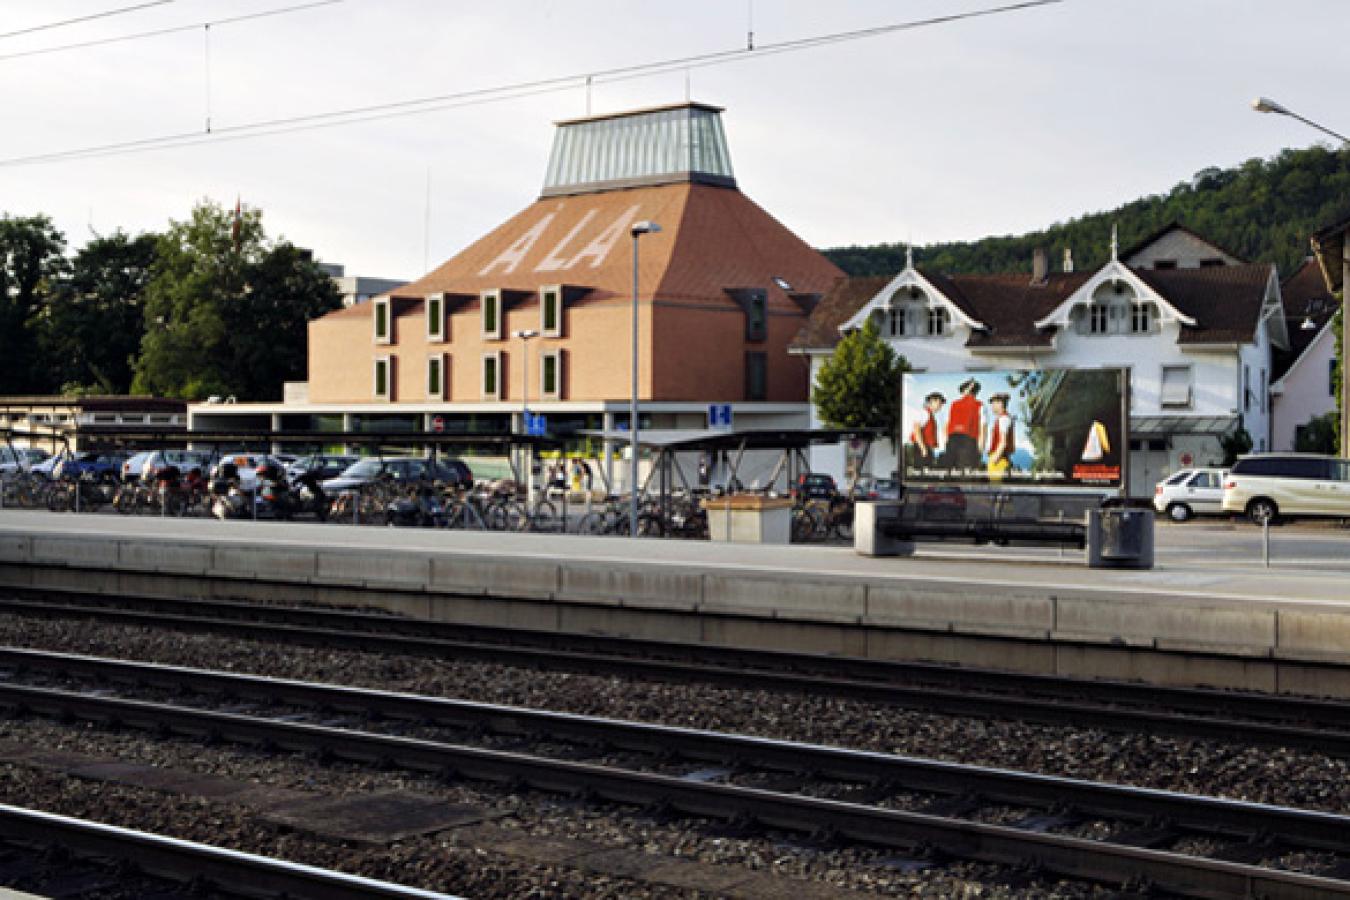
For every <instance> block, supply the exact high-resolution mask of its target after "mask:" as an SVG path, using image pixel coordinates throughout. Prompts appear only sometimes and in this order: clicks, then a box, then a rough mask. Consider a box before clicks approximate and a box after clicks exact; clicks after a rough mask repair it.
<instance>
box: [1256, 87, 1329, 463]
mask: <svg viewBox="0 0 1350 900" xmlns="http://www.w3.org/2000/svg"><path fill="white" fill-rule="evenodd" d="M1252 109H1254V110H1256V111H1257V112H1262V113H1275V114H1276V115H1279V116H1288V117H1289V118H1291V119H1297V120H1298V121H1300V122H1302V123H1303V124H1304V125H1307V126H1308V127H1309V128H1315V129H1317V130H1318V131H1320V132H1322V133H1323V134H1329V135H1331V136H1332V137H1334V138H1335V139H1336V140H1338V141H1340V142H1341V143H1343V144H1350V138H1347V137H1346V136H1345V135H1343V134H1341V133H1340V132H1337V131H1332V130H1331V129H1330V128H1328V127H1326V126H1325V125H1321V124H1319V123H1317V122H1314V121H1313V120H1312V119H1307V118H1304V117H1303V116H1300V115H1299V114H1298V113H1296V112H1294V111H1293V110H1291V109H1289V108H1288V107H1286V106H1283V105H1281V104H1279V103H1276V102H1275V101H1274V100H1271V99H1270V98H1269V97H1257V98H1256V99H1255V100H1253V101H1252ZM1342 240H1343V241H1344V240H1350V234H1347V235H1346V236H1345V237H1343V238H1342ZM1347 251H1350V246H1346V247H1342V249H1341V258H1342V259H1341V271H1342V273H1343V274H1342V277H1341V292H1342V294H1341V296H1342V297H1343V298H1344V297H1345V296H1347V293H1346V288H1347V280H1348V279H1347V277H1346V276H1350V252H1347ZM1347 305H1350V304H1347V303H1346V302H1345V300H1344V299H1342V301H1341V347H1342V354H1343V356H1342V359H1341V396H1340V404H1341V447H1340V450H1341V455H1342V456H1350V377H1347V375H1350V366H1347V365H1346V359H1345V358H1344V356H1345V354H1346V353H1347V352H1348V351H1350V310H1347V309H1346V306H1347Z"/></svg>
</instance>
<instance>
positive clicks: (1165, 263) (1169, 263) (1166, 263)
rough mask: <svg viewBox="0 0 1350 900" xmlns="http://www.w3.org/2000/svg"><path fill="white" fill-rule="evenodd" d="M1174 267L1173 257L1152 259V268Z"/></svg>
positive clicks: (1175, 264) (1175, 265)
mask: <svg viewBox="0 0 1350 900" xmlns="http://www.w3.org/2000/svg"><path fill="white" fill-rule="evenodd" d="M1176 267H1177V261H1176V260H1175V259H1155V260H1154V261H1153V268H1155V269H1175V268H1176Z"/></svg>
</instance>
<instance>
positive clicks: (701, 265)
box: [329, 183, 843, 317]
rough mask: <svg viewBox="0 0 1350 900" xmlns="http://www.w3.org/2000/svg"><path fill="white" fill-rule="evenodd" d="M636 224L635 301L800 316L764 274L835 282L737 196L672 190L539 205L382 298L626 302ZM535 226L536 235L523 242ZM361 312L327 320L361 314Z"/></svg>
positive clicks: (818, 258) (797, 287)
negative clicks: (654, 228)
mask: <svg viewBox="0 0 1350 900" xmlns="http://www.w3.org/2000/svg"><path fill="white" fill-rule="evenodd" d="M545 220H547V221H545ZM642 220H651V221H654V222H657V223H658V224H660V225H661V227H662V230H661V231H660V232H659V233H655V234H647V235H644V236H643V237H642V238H641V239H640V241H641V252H640V256H639V261H640V266H641V270H640V272H639V293H640V295H641V296H643V297H651V296H653V295H655V296H657V297H658V298H659V299H661V300H663V301H670V300H675V301H681V302H686V303H692V304H697V305H711V306H726V305H729V304H733V303H734V301H732V300H731V298H730V297H729V296H728V295H727V294H726V293H725V289H726V288H732V287H762V288H765V289H766V290H767V292H768V298H769V300H768V302H769V308H770V309H771V310H772V309H783V310H791V311H794V312H797V313H798V314H800V307H799V306H798V305H797V303H796V302H795V301H794V300H793V299H792V298H791V297H789V295H788V294H787V293H786V292H785V291H783V290H782V289H781V288H779V287H778V286H777V285H776V284H775V283H774V281H773V278H774V277H778V278H782V279H785V280H786V281H787V282H788V283H789V284H790V285H791V286H792V288H793V291H794V292H795V293H805V294H810V293H817V294H824V293H825V292H827V291H828V290H830V288H831V287H832V286H833V285H834V284H835V283H836V282H837V281H839V280H840V279H841V278H843V273H842V272H841V271H840V270H839V269H838V268H836V267H835V266H834V264H833V263H831V262H830V261H829V260H827V259H826V258H825V257H824V256H822V255H821V254H819V253H818V252H816V251H815V250H813V249H812V248H811V247H810V246H809V245H807V244H806V243H805V242H804V241H802V239H801V238H799V237H797V236H796V235H794V234H793V233H792V232H790V231H789V230H788V229H787V228H786V227H784V226H783V225H782V224H781V223H779V222H778V220H776V219H774V218H773V217H772V216H771V215H769V214H768V213H767V212H765V211H764V210H763V209H762V208H761V207H759V206H758V205H757V204H755V203H754V201H752V200H750V199H749V198H748V197H746V196H745V195H744V194H742V193H741V192H740V191H738V190H736V189H734V188H727V187H720V186H713V185H706V184H694V183H679V184H667V185H660V186H653V187H640V188H631V189H621V190H612V191H603V192H599V193H591V194H583V195H577V196H567V197H549V198H541V199H539V200H537V201H535V202H534V203H532V204H531V205H530V206H528V207H526V208H525V209H524V210H522V211H521V212H519V213H517V214H516V215H514V216H512V217H511V218H510V219H508V220H507V221H506V222H504V223H503V224H502V225H500V226H498V227H497V228H494V229H493V230H492V231H490V232H488V233H487V234H486V235H484V236H483V237H482V238H480V239H478V240H477V241H475V242H474V243H473V244H471V245H469V246H468V247H466V248H465V249H464V250H462V251H460V252H459V253H457V254H455V255H454V256H453V257H451V258H450V259H449V260H447V261H446V262H445V263H444V264H442V265H441V266H439V267H438V268H436V269H434V270H433V271H431V272H429V273H427V274H426V275H424V276H423V277H422V278H419V279H418V280H416V281H414V282H412V283H410V284H406V285H404V286H403V287H400V288H398V289H396V290H394V291H391V292H390V293H391V294H392V295H393V296H396V297H412V298H421V297H424V296H425V295H427V294H430V293H436V292H446V293H460V294H470V295H476V294H478V293H479V292H480V291H484V290H491V289H496V288H500V289H503V290H518V291H528V292H534V291H537V290H538V289H539V288H540V287H543V286H545V285H552V284H569V285H576V286H584V287H586V288H588V289H589V294H588V296H587V299H588V300H599V299H605V298H611V297H629V296H631V294H632V289H633V282H632V279H633V257H632V238H631V237H630V234H629V226H630V225H631V224H632V223H633V222H638V221H642ZM541 223H543V224H542V225H541ZM536 228H539V229H540V230H539V231H538V234H537V237H535V238H534V240H533V241H531V240H530V235H531V233H532V230H533V229H536ZM607 229H609V230H610V231H609V233H610V234H616V233H617V235H618V236H617V238H616V239H615V240H614V241H613V243H612V244H611V245H610V246H609V248H608V250H607V252H603V253H600V252H597V253H596V254H595V256H590V257H585V256H582V257H579V254H583V251H584V250H585V249H586V248H587V247H588V246H590V245H592V244H593V242H595V241H597V240H598V239H600V238H601V236H602V235H603V233H604V232H605V231H606V230H607ZM513 248H514V250H515V251H516V252H518V254H519V261H518V262H516V263H515V265H514V266H512V265H510V264H509V262H505V261H503V260H506V259H507V256H506V255H508V254H510V253H511V252H512V250H513ZM555 260H562V261H563V262H562V263H561V264H559V263H557V262H556V261H555ZM541 267H542V268H541ZM369 306H370V304H368V303H363V304H359V305H358V306H353V307H349V308H347V309H343V310H338V311H336V312H332V313H329V315H330V316H362V315H364V316H367V317H368V316H370V315H371V313H370V311H369V309H368V307H369Z"/></svg>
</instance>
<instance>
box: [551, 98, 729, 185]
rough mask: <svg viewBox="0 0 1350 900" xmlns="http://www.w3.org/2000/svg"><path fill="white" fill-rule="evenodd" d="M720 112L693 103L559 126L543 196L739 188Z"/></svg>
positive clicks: (570, 122)
mask: <svg viewBox="0 0 1350 900" xmlns="http://www.w3.org/2000/svg"><path fill="white" fill-rule="evenodd" d="M721 112H722V111H721V110H720V109H719V108H718V107H715V106H704V105H702V104H697V103H690V104H682V105H680V106H674V107H665V108H661V109H648V110H639V111H637V112H631V113H622V114H619V115H613V116H603V117H597V118H590V119H577V120H573V121H569V122H560V123H558V132H557V134H556V136H555V137H554V140H553V153H552V155H551V156H550V158H549V163H548V173H547V175H546V176H545V178H544V195H545V196H550V195H555V194H577V193H584V192H587V191H595V190H605V189H608V188H614V187H634V186H638V185H647V184H668V183H671V182H676V181H699V182H704V183H710V184H720V185H724V186H726V187H735V186H736V179H735V176H734V175H733V174H732V170H731V155H730V153H728V152H727V139H726V135H725V133H724V132H723V131H722V117H721Z"/></svg>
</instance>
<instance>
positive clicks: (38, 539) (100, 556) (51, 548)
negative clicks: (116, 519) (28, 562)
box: [32, 535, 117, 569]
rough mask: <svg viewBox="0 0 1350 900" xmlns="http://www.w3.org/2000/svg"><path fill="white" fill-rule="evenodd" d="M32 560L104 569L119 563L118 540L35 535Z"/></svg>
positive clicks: (95, 537)
mask: <svg viewBox="0 0 1350 900" xmlns="http://www.w3.org/2000/svg"><path fill="white" fill-rule="evenodd" d="M32 542H33V549H32V560H33V561H34V562H43V563H57V564H58V565H64V566H77V567H79V568H82V569H89V568H93V569H102V568H106V567H108V566H113V565H116V564H117V541H116V540H115V539H114V538H112V537H106V538H105V537H99V536H93V535H89V536H85V537H49V536H47V535H33V537H32Z"/></svg>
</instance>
